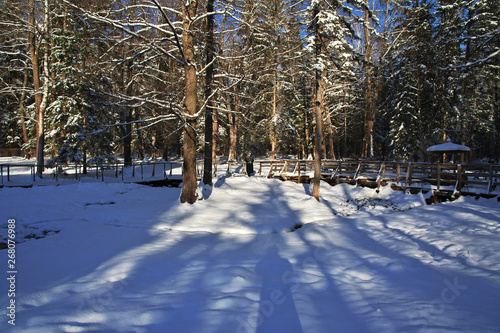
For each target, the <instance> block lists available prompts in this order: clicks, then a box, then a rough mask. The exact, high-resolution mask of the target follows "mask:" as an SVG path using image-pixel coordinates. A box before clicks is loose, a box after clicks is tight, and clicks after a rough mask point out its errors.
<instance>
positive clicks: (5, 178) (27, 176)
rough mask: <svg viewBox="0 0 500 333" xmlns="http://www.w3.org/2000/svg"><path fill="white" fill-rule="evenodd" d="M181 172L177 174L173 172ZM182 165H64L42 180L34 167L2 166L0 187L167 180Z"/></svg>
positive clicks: (0, 166) (30, 165) (45, 175)
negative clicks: (63, 182) (58, 183)
mask: <svg viewBox="0 0 500 333" xmlns="http://www.w3.org/2000/svg"><path fill="white" fill-rule="evenodd" d="M176 169H177V170H178V171H174V170H176ZM180 170H181V163H179V162H154V163H132V164H130V165H125V164H123V163H121V164H120V163H115V164H89V165H87V166H86V167H85V168H84V166H83V165H81V164H64V165H57V164H56V165H54V166H52V167H46V169H45V171H44V173H43V177H42V179H40V178H38V177H37V175H36V165H33V164H0V185H9V186H16V185H33V184H36V183H48V182H50V181H52V182H53V181H55V182H59V181H70V180H75V181H81V180H90V179H91V178H94V179H96V180H99V181H103V182H104V181H105V179H106V180H109V179H116V180H118V181H127V180H128V181H136V180H137V181H140V180H154V179H165V178H166V177H175V176H179V173H180V175H182V173H181V171H180Z"/></svg>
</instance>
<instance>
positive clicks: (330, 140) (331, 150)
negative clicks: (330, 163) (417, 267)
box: [326, 110, 335, 160]
mask: <svg viewBox="0 0 500 333" xmlns="http://www.w3.org/2000/svg"><path fill="white" fill-rule="evenodd" d="M326 125H327V126H326V133H327V134H328V153H327V158H328V159H330V160H334V159H335V149H334V146H333V144H334V142H333V128H332V126H333V125H332V118H331V117H330V112H328V110H327V111H326Z"/></svg>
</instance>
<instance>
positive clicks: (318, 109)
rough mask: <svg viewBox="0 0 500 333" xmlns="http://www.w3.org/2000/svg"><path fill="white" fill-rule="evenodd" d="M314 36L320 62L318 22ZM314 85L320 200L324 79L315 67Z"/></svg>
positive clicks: (315, 188)
mask: <svg viewBox="0 0 500 333" xmlns="http://www.w3.org/2000/svg"><path fill="white" fill-rule="evenodd" d="M314 12H315V15H314V17H316V16H317V14H318V13H319V7H318V5H316V8H315V9H314ZM314 36H315V39H316V47H315V53H316V55H315V56H316V62H317V63H319V62H320V55H321V50H322V47H323V44H322V38H321V35H320V25H319V23H318V22H316V24H315V25H314ZM315 87H316V89H315V90H316V93H315V95H314V96H315V98H314V101H313V108H314V113H313V114H315V115H316V132H315V144H314V181H313V182H314V184H313V191H312V196H313V197H314V198H315V199H316V200H318V201H319V200H320V183H321V156H322V154H323V152H322V143H323V98H324V79H323V77H322V72H321V71H320V70H319V69H318V68H316V69H315Z"/></svg>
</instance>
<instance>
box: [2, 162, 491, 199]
mask: <svg viewBox="0 0 500 333" xmlns="http://www.w3.org/2000/svg"><path fill="white" fill-rule="evenodd" d="M255 164H256V165H257V168H256V170H257V171H256V174H257V175H258V176H262V177H268V178H280V179H282V180H291V181H295V182H301V183H308V182H311V180H312V179H313V177H314V161H311V160H273V161H269V160H261V161H256V162H255ZM181 166H182V163H181V162H151V163H133V164H130V165H125V164H123V163H116V164H92V165H87V166H86V167H84V166H83V165H81V164H65V165H55V166H53V167H51V168H48V167H47V168H46V170H45V172H44V173H43V178H38V177H37V175H36V166H35V165H33V164H0V186H24V185H34V184H50V183H52V184H53V183H54V182H55V183H57V184H59V183H62V182H66V183H67V182H70V181H74V182H80V181H113V180H114V181H149V180H159V179H166V178H177V179H180V178H181V177H182V167H181ZM244 166H245V162H241V161H229V162H219V163H217V164H214V166H213V172H214V174H216V173H217V172H218V170H220V171H221V172H224V173H226V174H230V175H234V174H245V172H246V170H245V167H244ZM226 167H227V169H225V168H226ZM202 173H203V162H202V161H200V162H199V163H198V164H197V176H198V177H201V176H202ZM321 178H322V179H323V180H324V181H326V182H328V183H330V184H332V185H335V184H339V183H350V184H356V185H365V186H370V187H374V188H379V187H380V186H383V185H387V184H389V183H390V184H391V185H392V187H393V188H394V189H402V190H410V191H415V190H416V191H422V190H425V191H428V190H432V191H437V192H443V193H444V192H448V193H453V195H455V194H457V193H458V194H473V195H474V194H475V195H486V196H490V195H491V196H496V195H500V186H499V185H500V165H493V164H451V163H450V164H440V163H413V162H412V163H403V162H391V161H385V162H374V161H363V160H352V161H337V160H323V161H321ZM497 187H498V189H497Z"/></svg>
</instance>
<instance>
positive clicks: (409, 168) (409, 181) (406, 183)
mask: <svg viewBox="0 0 500 333" xmlns="http://www.w3.org/2000/svg"><path fill="white" fill-rule="evenodd" d="M408 185H410V186H411V162H410V163H408V169H407V170H406V181H405V186H404V190H405V191H406V188H407V187H408Z"/></svg>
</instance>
